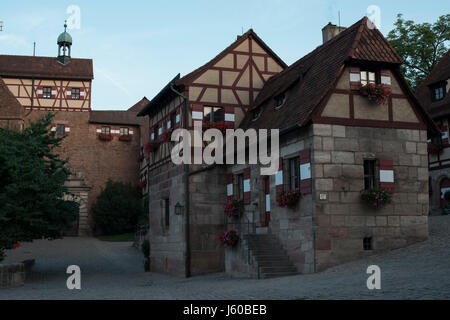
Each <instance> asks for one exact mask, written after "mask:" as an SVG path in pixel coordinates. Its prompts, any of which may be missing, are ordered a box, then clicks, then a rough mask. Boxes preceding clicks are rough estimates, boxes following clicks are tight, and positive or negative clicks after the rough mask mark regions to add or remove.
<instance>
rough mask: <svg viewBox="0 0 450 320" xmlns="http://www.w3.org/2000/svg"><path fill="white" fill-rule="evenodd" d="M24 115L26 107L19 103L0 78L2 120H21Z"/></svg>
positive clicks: (0, 112) (0, 116)
mask: <svg viewBox="0 0 450 320" xmlns="http://www.w3.org/2000/svg"><path fill="white" fill-rule="evenodd" d="M24 113H25V109H24V107H23V106H22V105H21V104H20V102H19V101H17V99H16V97H15V96H14V95H13V94H12V92H11V91H10V90H9V89H8V86H7V85H6V84H5V82H4V81H3V79H2V78H1V77H0V119H1V118H21V117H22V116H23V115H24Z"/></svg>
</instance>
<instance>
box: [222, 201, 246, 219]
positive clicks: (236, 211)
mask: <svg viewBox="0 0 450 320" xmlns="http://www.w3.org/2000/svg"><path fill="white" fill-rule="evenodd" d="M223 209H224V211H225V214H226V215H227V216H228V218H230V217H235V218H238V217H240V216H241V214H242V212H244V200H241V199H238V200H236V199H233V200H228V201H227V203H226V204H225V205H224V206H223Z"/></svg>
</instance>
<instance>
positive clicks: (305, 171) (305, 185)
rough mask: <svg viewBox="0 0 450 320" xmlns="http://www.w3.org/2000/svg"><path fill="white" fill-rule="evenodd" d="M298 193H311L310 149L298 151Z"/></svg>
mask: <svg viewBox="0 0 450 320" xmlns="http://www.w3.org/2000/svg"><path fill="white" fill-rule="evenodd" d="M300 192H301V193H302V194H311V193H312V175H311V149H305V150H302V151H300Z"/></svg>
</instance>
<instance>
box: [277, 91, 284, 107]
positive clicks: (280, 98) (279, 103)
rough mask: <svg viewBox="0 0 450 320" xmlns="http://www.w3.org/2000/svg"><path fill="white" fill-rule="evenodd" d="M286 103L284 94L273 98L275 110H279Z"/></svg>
mask: <svg viewBox="0 0 450 320" xmlns="http://www.w3.org/2000/svg"><path fill="white" fill-rule="evenodd" d="M285 101H286V95H285V94H284V93H282V94H280V95H278V96H276V97H275V108H276V109H277V108H281V107H282V106H283V104H284V102H285Z"/></svg>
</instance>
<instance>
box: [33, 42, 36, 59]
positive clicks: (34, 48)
mask: <svg viewBox="0 0 450 320" xmlns="http://www.w3.org/2000/svg"><path fill="white" fill-rule="evenodd" d="M35 56H36V42H33V57H35Z"/></svg>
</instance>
